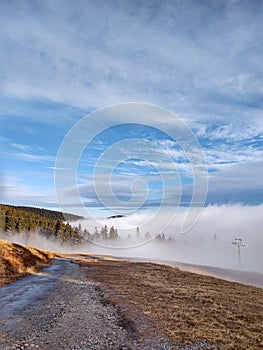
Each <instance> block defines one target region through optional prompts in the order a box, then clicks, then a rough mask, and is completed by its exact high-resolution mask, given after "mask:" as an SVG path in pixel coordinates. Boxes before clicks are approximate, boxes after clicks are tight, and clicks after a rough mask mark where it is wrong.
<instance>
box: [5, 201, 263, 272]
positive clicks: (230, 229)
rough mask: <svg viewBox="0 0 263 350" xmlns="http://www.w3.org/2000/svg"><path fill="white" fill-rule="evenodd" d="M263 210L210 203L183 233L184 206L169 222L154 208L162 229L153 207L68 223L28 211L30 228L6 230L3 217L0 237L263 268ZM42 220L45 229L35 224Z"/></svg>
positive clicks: (60, 247) (59, 247) (55, 247)
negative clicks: (239, 240) (154, 218)
mask: <svg viewBox="0 0 263 350" xmlns="http://www.w3.org/2000/svg"><path fill="white" fill-rule="evenodd" d="M2 208H3V207H2ZM9 210H10V209H9ZM12 210H14V209H12ZM262 210H263V206H262V205H259V206H242V205H232V206H229V205H228V206H209V207H206V208H204V209H203V212H202V213H201V215H200V217H199V218H198V220H197V222H196V223H195V225H193V227H192V229H191V230H190V231H189V232H187V233H185V234H181V233H180V232H181V231H180V229H181V226H182V223H183V221H184V219H185V215H186V212H185V211H178V212H177V213H176V215H175V217H174V221H173V222H171V223H170V224H169V225H168V226H165V225H166V223H167V221H168V220H169V219H170V216H169V215H168V213H165V211H164V212H162V213H159V214H156V215H158V217H157V220H158V222H159V223H160V227H161V225H163V227H166V229H165V232H164V233H162V234H160V232H158V231H156V227H154V226H153V225H152V221H151V219H152V212H149V211H142V212H140V213H135V214H133V215H130V216H126V217H117V218H115V217H113V218H109V219H101V220H95V219H79V220H76V219H78V218H77V217H76V218H75V221H71V222H70V223H67V222H66V221H65V222H64V223H63V222H62V221H61V219H58V218H59V216H56V217H55V220H54V218H53V221H52V220H51V221H48V219H47V218H45V219H44V218H43V217H41V216H37V215H36V214H33V213H32V212H31V213H29V212H27V213H25V215H26V217H27V221H28V217H29V216H30V217H31V220H29V222H31V225H32V229H31V231H30V230H29V231H28V230H26V229H25V228H23V229H22V230H21V231H19V232H18V230H17V227H18V226H17V225H18V222H19V225H22V222H23V220H22V218H20V219H19V221H17V222H13V225H16V226H14V227H13V229H12V230H6V232H5V230H4V229H3V228H4V226H3V225H4V221H3V220H2V221H3V225H2V227H1V235H0V238H2V239H7V240H10V241H13V242H16V243H21V244H26V245H31V246H34V247H36V248H42V249H46V250H50V251H57V252H67V253H70V252H81V253H94V254H98V253H99V254H108V255H115V256H120V257H139V258H150V259H162V260H171V261H177V262H185V263H191V264H201V265H209V266H218V267H224V268H231V269H241V270H251V271H258V272H263V257H262V249H263V246H262ZM19 212H20V213H21V211H19ZM16 213H17V212H16ZM16 215H17V214H16ZM34 220H35V221H34ZM39 221H40V222H41V223H42V225H43V224H44V225H45V226H44V228H45V229H43V228H42V229H40V228H37V226H36V225H37V222H39ZM9 224H10V223H9ZM47 228H49V231H48V229H47ZM237 237H239V238H242V239H243V242H244V243H245V244H246V245H247V246H246V247H241V248H240V250H241V251H240V258H239V256H238V249H237V247H236V246H235V245H233V244H232V242H233V240H234V239H235V238H237Z"/></svg>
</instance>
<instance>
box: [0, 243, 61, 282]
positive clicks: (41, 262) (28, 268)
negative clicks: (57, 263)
mask: <svg viewBox="0 0 263 350" xmlns="http://www.w3.org/2000/svg"><path fill="white" fill-rule="evenodd" d="M53 257H54V256H53V254H52V253H50V252H46V251H41V250H39V249H35V248H32V247H26V246H22V245H20V244H15V243H10V242H7V241H4V240H0V287H1V286H3V285H4V284H6V283H10V282H13V281H15V280H17V279H19V278H21V277H24V276H25V275H26V274H32V273H34V272H36V271H37V270H39V269H40V268H42V267H44V266H47V265H49V263H50V262H51V259H52V258H53Z"/></svg>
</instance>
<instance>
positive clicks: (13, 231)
mask: <svg viewBox="0 0 263 350" xmlns="http://www.w3.org/2000/svg"><path fill="white" fill-rule="evenodd" d="M35 209H37V208H35ZM38 212H39V213H42V214H43V213H46V215H40V214H39V213H38ZM50 212H51V211H45V210H44V209H40V211H38V210H36V212H34V208H32V211H30V210H23V209H18V208H16V207H13V206H9V205H4V204H0V234H1V233H2V238H3V239H4V238H7V237H8V238H10V240H12V236H13V235H17V234H23V235H24V236H25V240H26V241H27V240H28V241H30V240H29V238H30V235H35V234H36V233H37V234H40V235H42V236H44V237H46V238H48V239H50V240H51V241H56V242H59V243H61V244H66V245H71V246H81V245H82V244H83V241H84V239H83V236H82V235H81V233H80V232H79V231H78V230H77V229H75V228H73V227H72V226H70V225H69V224H68V223H67V224H65V223H64V222H63V220H62V219H61V218H60V216H59V215H58V216H56V214H54V215H51V217H49V215H50ZM8 240H9V239H8Z"/></svg>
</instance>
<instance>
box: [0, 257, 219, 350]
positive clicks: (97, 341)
mask: <svg viewBox="0 0 263 350" xmlns="http://www.w3.org/2000/svg"><path fill="white" fill-rule="evenodd" d="M109 293H112V291H110V290H105V289H104V288H103V286H101V285H100V284H99V283H98V282H95V281H92V280H89V279H88V278H87V275H86V274H85V273H83V271H82V269H81V268H80V267H79V266H78V265H76V264H74V263H72V262H71V261H70V260H68V259H56V260H55V262H54V265H53V267H52V268H46V269H44V270H42V271H41V272H39V273H37V274H36V275H32V276H28V277H25V278H24V279H22V280H19V281H16V282H14V283H12V284H9V285H7V286H4V287H2V288H1V289H0V310H1V314H0V331H1V332H0V343H1V349H2V350H11V349H12V350H13V349H41V350H42V349H43V350H44V349H49V350H50V349H56V350H59V349H76V350H77V349H78V350H80V349H83V350H84V349H91V350H105V349H109V350H110V349H114V350H121V349H123V350H125V349H127V350H128V349H130V350H131V349H139V350H140V349H145V350H147V349H156V350H157V349H160V350H161V349H163V350H165V349H167V350H168V349H185V350H198V349H203V348H204V349H214V347H210V346H209V345H208V344H206V343H205V342H203V343H199V344H193V345H191V346H187V347H179V345H178V346H175V345H173V344H171V343H170V341H169V340H168V338H167V337H166V336H164V335H163V334H161V333H160V332H159V331H158V330H157V329H155V328H154V326H153V324H152V322H151V320H150V319H149V318H148V317H147V316H145V315H143V314H141V313H138V312H137V311H136V310H130V311H131V312H129V310H128V314H130V317H129V318H127V308H129V307H130V305H129V303H126V304H125V301H124V302H123V303H122V305H113V304H110V303H108V302H107V294H108V295H109Z"/></svg>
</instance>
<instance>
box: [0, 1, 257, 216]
mask: <svg viewBox="0 0 263 350" xmlns="http://www.w3.org/2000/svg"><path fill="white" fill-rule="evenodd" d="M262 18H263V2H262V1H260V0H248V1H246V0H240V1H238V0H220V1H219V0H210V1H209V0H201V1H195V0H192V1H191V0H185V1H176V0H175V1H160V0H152V1H150V0H149V1H135V0H124V1H114V0H112V1H106V0H99V1H96V2H95V1H89V0H87V1H81V0H79V1H73V0H66V1H65V0H63V1H58V0H56V1H53V0H52V1H49V0H47V1H33V0H28V1H24V0H21V1H12V0H11V1H4V0H0V21H1V26H0V47H1V54H0V67H1V69H0V99H1V103H0V122H1V134H0V147H1V148H0V150H1V152H0V156H1V159H0V164H1V168H0V179H1V181H0V185H1V192H0V193H1V198H0V201H1V203H7V204H12V205H29V206H37V207H44V208H50V209H57V208H60V207H62V209H67V210H66V211H72V212H75V213H80V214H81V215H83V213H84V216H86V215H95V216H100V217H105V216H107V215H109V213H113V214H124V215H126V214H127V215H129V214H134V213H136V212H138V211H141V210H146V209H150V210H153V211H154V210H159V208H161V209H163V208H176V209H178V208H182V207H187V206H194V207H195V206H197V207H198V206H211V205H215V206H218V205H237V204H238V205H242V206H260V205H261V204H262V203H263V176H262V174H263V115H262V114H263V113H262V107H263V66H262V57H263V24H262ZM135 114H136V115H135ZM54 177H55V179H54ZM194 188H196V197H194V196H193V190H194ZM193 197H194V201H192V202H191V200H192V199H193ZM83 208H84V209H85V210H87V213H85V211H83ZM156 208H157V209H156ZM261 208H262V207H261ZM85 214H86V215H85ZM192 221H193V220H192Z"/></svg>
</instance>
